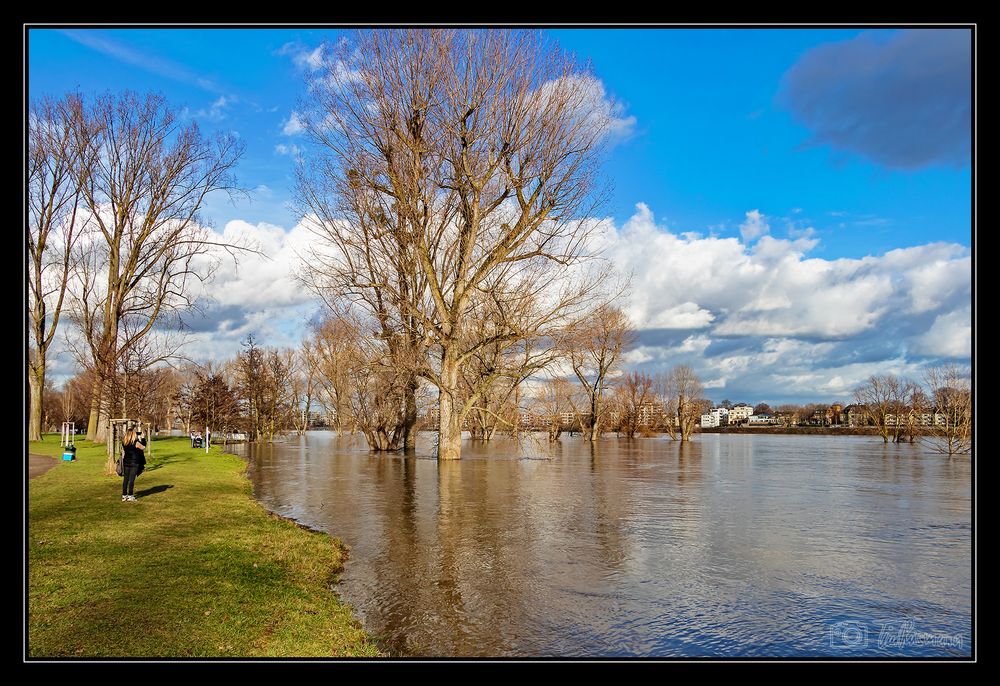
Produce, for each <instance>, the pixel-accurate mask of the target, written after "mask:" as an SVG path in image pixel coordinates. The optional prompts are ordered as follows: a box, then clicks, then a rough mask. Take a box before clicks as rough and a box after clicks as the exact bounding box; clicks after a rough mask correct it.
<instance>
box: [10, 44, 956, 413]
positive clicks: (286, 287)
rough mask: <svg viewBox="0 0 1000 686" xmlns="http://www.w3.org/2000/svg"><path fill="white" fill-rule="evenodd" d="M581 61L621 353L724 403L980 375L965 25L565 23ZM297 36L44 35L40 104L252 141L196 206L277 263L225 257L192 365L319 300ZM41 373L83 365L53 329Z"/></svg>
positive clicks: (266, 336)
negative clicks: (95, 108)
mask: <svg viewBox="0 0 1000 686" xmlns="http://www.w3.org/2000/svg"><path fill="white" fill-rule="evenodd" d="M545 33H546V35H547V36H548V37H550V38H552V39H554V40H556V41H558V42H559V43H560V45H561V46H562V47H564V48H566V49H569V50H572V51H574V52H576V53H577V55H578V56H580V57H581V58H583V59H588V58H589V59H590V61H591V64H592V68H593V72H594V76H596V77H597V78H598V79H599V82H598V86H599V88H598V89H597V90H598V93H597V95H598V96H599V97H600V98H601V99H602V101H603V102H604V103H605V106H606V107H607V108H609V112H610V113H611V114H612V115H613V117H614V121H615V126H614V138H613V141H612V147H611V150H610V153H609V159H608V161H607V164H606V166H605V169H604V173H605V174H606V176H607V177H608V180H609V181H610V183H611V192H610V195H609V200H608V203H607V205H606V206H605V207H604V208H603V209H602V213H601V215H600V216H601V218H603V221H604V229H605V230H604V231H603V234H602V239H601V242H602V244H603V246H602V247H603V248H604V251H605V253H604V254H605V256H606V257H607V258H608V259H609V260H611V261H612V262H613V263H614V264H615V265H616V267H617V268H618V269H619V271H621V272H622V273H623V274H630V275H631V278H632V290H631V294H630V296H629V298H628V300H627V301H626V302H625V303H624V309H625V310H626V311H627V312H628V314H629V315H630V317H631V318H632V320H633V323H634V324H635V326H636V328H637V329H638V331H639V339H638V341H639V342H638V344H637V346H636V347H635V348H634V349H633V350H632V351H630V352H629V353H628V355H627V356H626V362H627V365H628V366H629V367H630V368H633V369H638V370H641V371H647V372H651V373H652V372H656V371H661V370H665V369H668V368H670V367H672V366H674V365H676V364H688V365H691V366H692V367H693V368H694V369H695V371H696V372H697V373H698V375H699V376H700V378H701V379H702V381H703V382H704V383H705V387H706V389H705V395H706V397H708V398H710V399H712V400H714V401H715V402H719V401H721V400H723V399H729V400H731V401H733V402H741V401H742V402H748V403H750V404H756V403H759V402H767V403H770V404H771V405H772V406H774V405H776V404H781V403H786V402H796V403H811V402H825V403H832V402H838V401H839V402H849V401H850V398H851V390H852V389H853V388H854V387H855V386H856V385H857V384H858V383H860V381H862V380H864V379H865V378H867V377H868V376H869V375H871V374H873V373H894V374H899V375H904V376H911V377H918V376H919V375H920V374H921V372H922V370H923V368H924V367H925V366H926V365H929V364H936V363H938V362H941V361H957V362H960V363H966V364H967V363H969V362H970V356H971V345H972V343H971V341H972V326H971V322H972V316H973V313H972V305H971V288H972V285H971V272H972V256H971V246H972V218H971V200H970V199H971V197H972V192H971V168H970V155H971V149H972V145H971V141H972V134H971V119H972V100H971V88H972V85H971V83H972V82H971V70H972V61H971V60H972V54H971V41H970V31H969V30H968V29H947V30H945V29H920V28H909V29H879V30H864V29H826V28H816V29H752V28H727V29H697V30H695V29H682V28H664V29H648V30H646V29H643V30H639V29H622V30H606V29H552V30H547V31H545ZM343 34H344V32H343V31H341V30H338V29H326V28H322V27H311V28H300V29H251V28H245V29H244V28H231V29H213V28H199V29H195V28H190V29H164V28H156V27H147V28H136V29H114V28H97V29H82V28H65V29H56V28H31V29H29V30H28V39H29V48H28V88H29V93H28V94H29V97H30V98H36V97H40V96H43V95H53V96H61V95H63V94H64V93H66V92H69V91H73V90H79V91H80V92H81V93H83V94H84V96H87V97H90V96H92V95H94V94H97V93H100V92H104V91H106V90H115V91H117V90H122V89H126V88H129V89H133V90H137V91H150V90H152V91H157V92H160V93H162V94H164V96H165V97H166V98H167V100H168V101H169V102H170V103H171V104H172V105H173V106H174V107H175V108H176V110H177V112H178V113H179V114H180V116H181V117H183V118H186V119H190V120H194V121H197V122H198V124H199V126H201V127H202V128H203V129H204V130H206V131H235V132H238V134H239V136H240V137H241V139H242V140H243V141H244V142H245V143H246V154H245V156H244V158H243V159H242V161H241V163H240V165H239V167H238V169H237V173H238V175H239V179H240V182H241V183H242V185H244V186H245V187H247V188H248V189H250V198H249V200H248V201H247V200H244V201H239V202H237V203H236V204H235V205H232V204H229V203H228V201H227V200H226V199H224V198H221V197H218V198H211V199H210V201H209V203H208V205H207V208H206V212H205V216H206V218H207V219H208V220H210V222H211V223H212V225H213V226H214V227H215V230H216V231H218V232H220V233H225V234H226V235H228V236H236V235H241V234H242V235H246V236H249V237H252V238H253V239H255V240H256V241H257V242H258V243H259V244H260V246H261V248H262V251H263V252H264V253H265V254H266V255H267V256H268V257H269V259H258V258H250V257H247V258H244V259H243V260H242V261H241V264H240V265H239V268H238V269H236V268H235V267H234V266H233V265H232V264H226V265H224V267H223V269H222V270H221V271H220V273H219V274H218V277H217V278H216V280H215V282H214V283H213V284H211V285H210V286H209V288H208V289H207V291H206V292H204V293H202V294H201V295H202V297H203V303H202V305H203V313H202V314H201V315H198V316H194V317H192V318H191V319H190V321H189V324H190V326H191V340H190V345H189V348H188V352H187V354H188V355H189V356H190V357H191V358H193V359H195V360H201V361H207V360H216V361H218V360H223V359H226V358H229V357H231V356H232V355H234V354H235V352H236V351H237V350H238V349H239V341H240V340H242V339H245V338H246V336H247V334H248V333H251V332H252V333H253V334H254V335H255V337H256V338H257V340H258V341H259V342H260V343H262V344H263V345H268V346H293V345H297V344H298V343H299V341H300V340H301V338H302V336H303V335H304V333H305V322H306V320H307V319H308V318H309V317H310V316H311V315H312V314H314V313H315V312H316V311H317V310H318V305H317V304H316V303H315V302H313V301H312V300H311V299H310V297H309V294H308V293H307V292H306V291H305V290H304V289H303V288H302V287H301V286H300V285H298V284H297V283H296V282H295V280H294V279H293V278H292V272H293V268H294V264H295V262H296V259H297V254H300V253H301V251H302V249H303V248H304V247H305V246H306V244H307V243H308V241H309V240H310V238H309V235H308V233H307V232H306V231H305V230H304V228H303V227H302V226H301V225H300V224H299V216H298V214H297V212H296V211H295V209H294V206H293V205H292V202H291V201H292V180H293V176H294V164H295V160H296V159H297V158H299V157H300V156H302V155H303V154H304V153H305V149H306V144H305V142H304V140H303V130H302V126H301V123H300V122H299V120H298V117H297V112H298V111H300V109H301V101H300V98H303V97H305V96H306V86H307V83H308V82H309V80H310V78H313V70H314V68H315V67H316V65H317V64H318V60H319V58H320V57H321V55H322V51H323V47H322V46H323V43H324V41H329V42H336V41H338V40H340V39H341V38H342V37H343ZM68 332H69V326H68V322H67V324H66V325H64V326H62V332H61V333H60V334H59V339H60V341H59V342H58V343H57V344H56V347H57V349H58V350H61V352H59V353H58V354H56V355H53V360H52V366H51V369H52V373H51V377H52V378H53V380H54V381H55V383H56V384H57V385H58V384H59V383H61V381H62V380H64V379H66V378H67V377H69V376H71V375H72V374H73V373H75V371H76V369H75V367H74V364H73V361H72V358H71V356H70V355H69V354H68V352H67V351H66V345H65V343H64V342H62V340H61V339H63V338H64V334H66V333H68Z"/></svg>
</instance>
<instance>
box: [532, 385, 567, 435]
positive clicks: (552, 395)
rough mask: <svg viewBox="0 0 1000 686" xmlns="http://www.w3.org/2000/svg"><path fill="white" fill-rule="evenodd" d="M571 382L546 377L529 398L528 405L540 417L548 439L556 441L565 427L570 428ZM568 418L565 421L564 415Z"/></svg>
mask: <svg viewBox="0 0 1000 686" xmlns="http://www.w3.org/2000/svg"><path fill="white" fill-rule="evenodd" d="M573 390H574V389H573V384H572V383H571V382H570V381H569V380H567V379H563V378H554V379H547V380H546V381H544V382H543V383H541V384H539V385H538V386H536V388H535V390H534V393H533V394H532V396H531V398H530V407H531V409H532V410H533V412H534V413H535V414H536V415H537V416H538V417H539V418H541V420H542V422H543V424H544V425H545V430H546V432H547V433H548V436H549V440H550V441H556V440H558V439H559V437H560V436H561V435H562V432H563V431H564V430H566V429H567V428H572V426H573V421H574V420H575V416H574V415H573V403H572V402H571V396H572V395H573ZM567 416H568V417H569V418H570V420H569V421H568V422H567V421H565V418H566V417H567Z"/></svg>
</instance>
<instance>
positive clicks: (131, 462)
mask: <svg viewBox="0 0 1000 686" xmlns="http://www.w3.org/2000/svg"><path fill="white" fill-rule="evenodd" d="M122 448H124V452H125V455H124V457H122V502H123V503H124V502H129V501H134V500H135V496H134V495H132V490H133V488H134V486H135V477H137V476H139V472H141V471H142V470H143V468H144V467H145V466H146V439H145V438H143V437H142V430H141V429H140V430H139V431H136V430H135V429H129V430H128V431H126V432H125V436H124V437H123V438H122Z"/></svg>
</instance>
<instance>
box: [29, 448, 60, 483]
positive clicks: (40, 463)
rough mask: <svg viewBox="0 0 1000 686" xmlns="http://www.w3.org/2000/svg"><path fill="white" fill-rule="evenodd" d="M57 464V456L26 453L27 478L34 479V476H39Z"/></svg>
mask: <svg viewBox="0 0 1000 686" xmlns="http://www.w3.org/2000/svg"><path fill="white" fill-rule="evenodd" d="M57 464H59V459H58V458H55V457H49V456H48V455H34V454H32V453H28V478H29V479H34V478H35V477H36V476H41V475H42V474H44V473H45V472H47V471H49V470H50V469H52V468H53V467H55V466H56V465H57Z"/></svg>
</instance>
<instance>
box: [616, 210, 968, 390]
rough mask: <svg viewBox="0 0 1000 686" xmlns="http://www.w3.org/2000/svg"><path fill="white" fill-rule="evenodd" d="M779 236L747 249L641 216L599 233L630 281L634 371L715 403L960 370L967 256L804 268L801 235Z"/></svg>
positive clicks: (931, 253)
mask: <svg viewBox="0 0 1000 686" xmlns="http://www.w3.org/2000/svg"><path fill="white" fill-rule="evenodd" d="M758 214H759V213H758ZM747 218H748V221H763V220H764V217H763V216H762V215H761V216H760V217H759V218H758V217H755V216H754V215H753V213H751V212H748V213H747ZM789 233H790V235H793V236H795V237H794V238H790V239H788V238H779V237H775V236H771V235H767V234H765V235H763V236H761V237H760V238H758V239H757V240H756V242H754V243H752V244H750V245H748V244H747V243H746V242H742V241H741V240H740V239H738V238H720V237H718V236H708V237H703V236H700V235H698V234H694V233H690V232H688V233H680V234H678V233H674V232H671V231H670V230H668V229H667V228H665V227H662V226H659V225H657V223H656V221H655V218H654V216H653V213H652V211H651V210H650V209H649V208H648V207H647V206H645V205H642V204H640V205H637V207H636V212H635V214H634V215H633V216H632V217H631V218H629V219H628V221H626V222H625V223H624V224H623V225H621V226H620V227H618V226H615V225H614V224H613V223H611V222H607V223H606V225H605V227H604V232H603V234H602V240H601V243H602V245H603V248H604V251H605V255H606V256H607V257H609V259H611V260H612V261H613V262H614V263H615V264H616V266H617V267H618V269H619V270H621V271H622V272H624V273H630V274H632V275H633V278H632V294H631V296H630V300H629V301H628V303H627V305H626V308H627V311H628V312H629V314H630V316H631V317H632V319H633V322H634V323H635V325H636V326H637V327H639V328H640V329H641V330H642V334H641V335H640V345H639V348H637V353H636V358H635V366H636V367H638V368H642V369H644V370H648V371H657V370H659V369H661V368H665V367H669V366H673V365H675V364H690V365H692V366H693V367H694V368H695V369H696V370H698V371H699V373H700V374H701V375H702V378H703V379H705V380H710V381H712V383H713V384H714V387H715V388H718V389H724V390H725V391H726V393H727V394H728V393H730V391H731V392H732V394H733V395H737V394H738V393H740V392H741V391H745V392H753V390H752V389H754V388H757V389H759V388H773V389H775V391H776V392H777V393H779V394H781V396H780V397H789V396H792V395H801V396H802V398H803V399H805V398H806V397H809V396H810V394H812V395H813V396H815V397H821V396H822V397H825V394H833V395H836V393H834V389H846V388H848V387H850V388H853V386H854V385H856V384H857V383H859V382H860V381H861V380H863V379H864V378H866V377H867V376H868V375H870V374H872V373H877V372H880V371H886V370H890V369H892V370H897V372H898V373H902V374H906V373H908V374H910V375H912V376H919V370H920V367H921V365H922V364H925V363H926V362H928V361H932V360H931V359H930V358H942V357H968V355H969V348H970V345H971V311H970V310H969V309H968V303H969V301H970V299H971V273H970V267H971V262H970V255H969V250H968V248H965V247H963V246H961V245H955V244H946V243H932V244H928V245H923V246H916V247H911V248H901V249H898V250H892V251H890V252H888V253H886V254H884V255H878V256H866V257H862V258H853V259H846V258H845V259H836V260H826V259H821V258H817V257H812V256H810V255H809V252H810V250H812V249H813V248H814V247H815V246H816V245H817V243H818V241H817V239H816V238H815V237H814V232H812V231H811V230H808V229H807V230H795V231H791V230H790V232H789ZM838 392H839V391H838ZM849 395H850V394H849V393H848V394H847V396H849ZM847 396H845V397H844V398H843V399H846V397H847ZM720 397H721V396H720ZM750 399H752V398H748V400H750ZM762 399H766V398H762ZM772 399H775V398H772Z"/></svg>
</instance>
